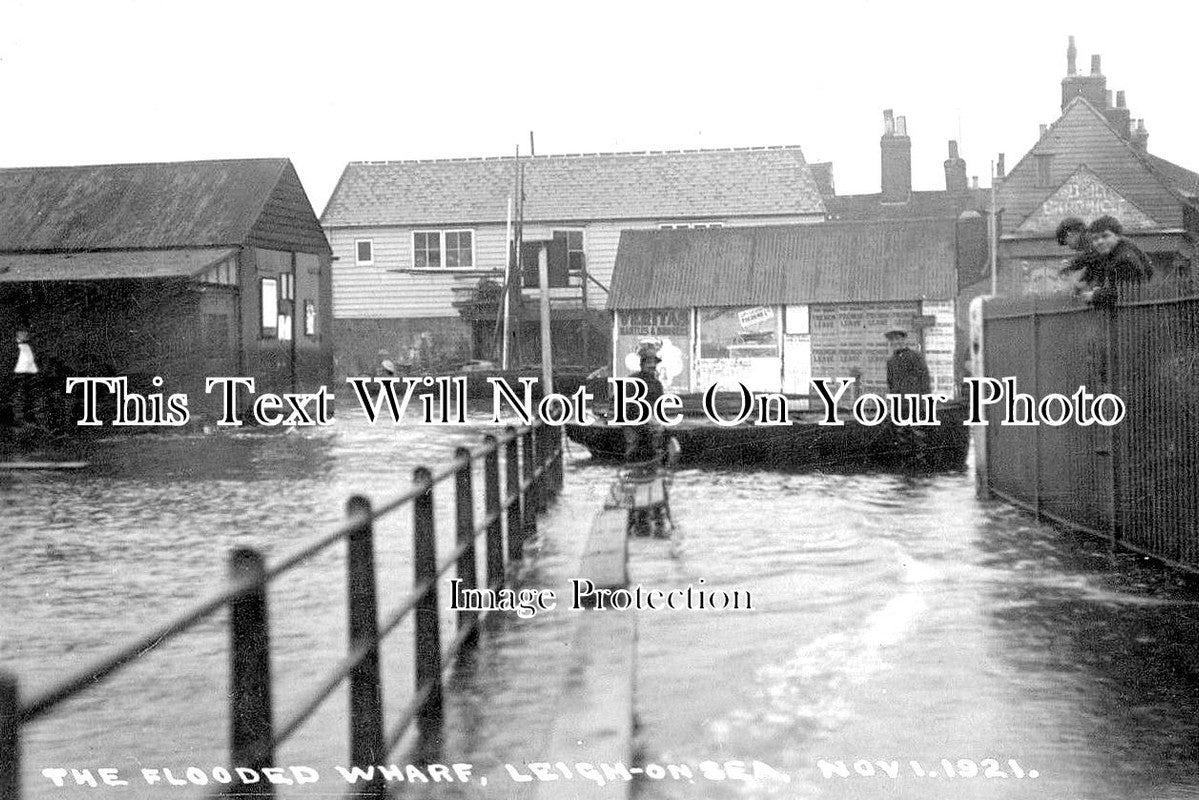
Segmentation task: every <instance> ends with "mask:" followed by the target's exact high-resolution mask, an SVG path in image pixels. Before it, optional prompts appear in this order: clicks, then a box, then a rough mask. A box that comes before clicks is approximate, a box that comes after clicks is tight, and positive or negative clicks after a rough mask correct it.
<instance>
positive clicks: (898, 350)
mask: <svg viewBox="0 0 1199 800" xmlns="http://www.w3.org/2000/svg"><path fill="white" fill-rule="evenodd" d="M883 335H884V336H885V337H886V339H887V344H889V345H890V346H891V357H890V358H888V359H887V392H889V393H890V394H929V393H930V392H931V391H932V387H931V378H930V376H929V372H928V363H927V362H926V361H925V360H924V356H922V355H920V354H919V353H917V352H916V351H915V350H913V349H912V347H911V345H910V344H909V343H908V332H907V331H905V330H902V329H900V328H896V329H894V330H890V331H887V332H886V333H885V334H883Z"/></svg>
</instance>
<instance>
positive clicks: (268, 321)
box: [258, 278, 279, 339]
mask: <svg viewBox="0 0 1199 800" xmlns="http://www.w3.org/2000/svg"><path fill="white" fill-rule="evenodd" d="M258 284H259V286H261V287H262V320H261V321H262V338H263V339H274V338H275V337H276V336H277V335H278V334H279V281H277V280H276V279H274V278H263V279H262V280H260V281H259V282H258Z"/></svg>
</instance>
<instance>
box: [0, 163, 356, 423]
mask: <svg viewBox="0 0 1199 800" xmlns="http://www.w3.org/2000/svg"><path fill="white" fill-rule="evenodd" d="M329 258H330V250H329V245H328V242H327V241H326V239H325V236H324V232H323V231H322V229H321V227H320V224H319V222H318V220H317V218H316V214H315V213H314V211H313V209H312V206H311V204H310V203H309V201H308V197H307V195H306V194H305V192H304V188H303V186H302V185H301V184H300V180H299V177H298V176H297V175H296V171H295V168H294V167H293V166H292V164H291V162H290V161H289V160H287V159H281V158H280V159H247V160H227V161H195V162H179V163H162V164H119V165H107V166H81V167H34V168H19V169H0V337H2V339H3V340H4V341H7V342H12V341H13V337H14V332H15V331H16V330H18V329H21V328H24V329H26V330H28V331H29V332H30V334H31V337H32V342H33V347H34V350H35V353H36V355H37V358H38V361H39V366H41V367H42V368H43V369H46V368H47V367H51V368H53V369H55V370H62V371H63V372H64V373H65V374H69V375H127V376H129V377H130V383H131V385H132V386H133V387H134V388H136V389H138V390H140V391H143V392H144V391H165V392H168V393H170V392H176V391H185V392H187V393H188V394H189V395H190V396H191V398H192V406H193V408H196V407H197V401H198V400H202V398H203V386H202V384H203V378H204V377H207V376H248V377H253V378H255V379H257V381H258V384H259V386H260V387H261V389H262V390H268V391H292V390H295V389H297V388H305V387H313V386H315V385H317V384H321V383H328V382H329V381H330V380H331V378H332V374H331V372H332V356H333V340H332V315H331V306H332V300H331V295H332V291H331V277H330V271H329ZM154 376H159V377H161V378H162V379H163V386H162V389H154V388H153V387H152V384H151V379H152V378H153V377H154Z"/></svg>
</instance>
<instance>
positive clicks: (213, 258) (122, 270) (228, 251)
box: [0, 247, 237, 283]
mask: <svg viewBox="0 0 1199 800" xmlns="http://www.w3.org/2000/svg"><path fill="white" fill-rule="evenodd" d="M236 252H237V248H229V247H225V248H220V247H218V248H212V247H208V248H194V249H187V250H104V251H100V252H92V253H0V283H21V282H28V281H94V280H119V279H122V278H190V277H192V276H194V275H198V274H199V273H201V272H203V271H204V270H206V269H208V268H209V267H211V266H212V265H213V264H217V263H219V262H221V261H224V260H225V259H226V258H229V257H230V256H231V255H233V254H234V253H236Z"/></svg>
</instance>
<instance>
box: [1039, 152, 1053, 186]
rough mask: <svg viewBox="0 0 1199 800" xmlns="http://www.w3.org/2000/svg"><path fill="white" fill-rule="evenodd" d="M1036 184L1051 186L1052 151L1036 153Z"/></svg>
mask: <svg viewBox="0 0 1199 800" xmlns="http://www.w3.org/2000/svg"><path fill="white" fill-rule="evenodd" d="M1037 186H1053V153H1037Z"/></svg>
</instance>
